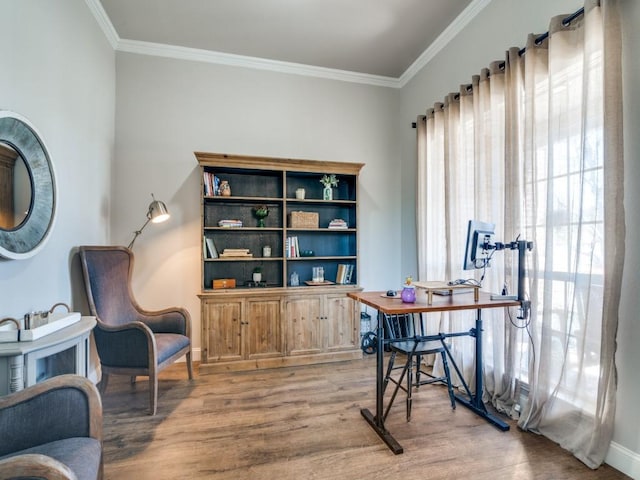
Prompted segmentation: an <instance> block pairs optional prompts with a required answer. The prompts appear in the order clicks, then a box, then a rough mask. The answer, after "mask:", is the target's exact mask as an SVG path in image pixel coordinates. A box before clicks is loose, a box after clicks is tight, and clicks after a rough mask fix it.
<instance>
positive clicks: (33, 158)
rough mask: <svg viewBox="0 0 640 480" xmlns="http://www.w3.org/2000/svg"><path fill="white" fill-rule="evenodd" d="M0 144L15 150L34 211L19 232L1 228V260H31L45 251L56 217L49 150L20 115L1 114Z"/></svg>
mask: <svg viewBox="0 0 640 480" xmlns="http://www.w3.org/2000/svg"><path fill="white" fill-rule="evenodd" d="M0 142H3V143H6V144H7V145H9V146H10V147H11V148H13V149H14V150H15V151H16V152H18V155H20V157H22V160H23V161H24V162H25V164H26V165H27V170H28V171H29V176H30V178H31V208H30V209H29V213H28V215H27V217H26V218H25V220H24V221H23V222H22V223H21V224H20V225H18V226H16V228H13V229H10V230H5V229H1V228H0V257H5V258H9V259H13V260H19V259H24V258H29V257H32V256H33V255H35V254H36V253H38V251H39V250H40V249H42V247H44V245H45V243H46V241H47V240H48V239H49V235H50V233H51V231H52V229H53V224H54V221H55V217H56V197H57V192H56V182H55V173H54V170H53V164H52V163H51V158H50V157H49V152H48V150H47V147H46V146H45V144H44V141H43V140H42V137H41V136H40V135H39V134H38V132H37V130H36V129H35V127H34V126H33V125H32V124H31V122H29V120H27V119H26V118H24V117H22V116H21V115H19V114H17V113H15V112H10V111H8V110H0Z"/></svg>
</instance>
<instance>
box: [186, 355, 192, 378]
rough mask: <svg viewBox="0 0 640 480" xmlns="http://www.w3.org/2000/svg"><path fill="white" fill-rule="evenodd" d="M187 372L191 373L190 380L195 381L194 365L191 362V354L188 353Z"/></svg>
mask: <svg viewBox="0 0 640 480" xmlns="http://www.w3.org/2000/svg"><path fill="white" fill-rule="evenodd" d="M187 372H189V380H193V364H192V362H191V352H189V353H187Z"/></svg>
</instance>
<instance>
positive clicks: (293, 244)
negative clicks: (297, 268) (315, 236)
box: [285, 237, 300, 258]
mask: <svg viewBox="0 0 640 480" xmlns="http://www.w3.org/2000/svg"><path fill="white" fill-rule="evenodd" d="M285 248H286V251H287V257H288V258H298V257H299V256H300V245H299V244H298V237H287V240H286V242H285Z"/></svg>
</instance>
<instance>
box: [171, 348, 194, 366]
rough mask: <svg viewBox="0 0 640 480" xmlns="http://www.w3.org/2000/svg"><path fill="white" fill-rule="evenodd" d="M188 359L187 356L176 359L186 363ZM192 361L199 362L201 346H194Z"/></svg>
mask: <svg viewBox="0 0 640 480" xmlns="http://www.w3.org/2000/svg"><path fill="white" fill-rule="evenodd" d="M186 361H187V357H180V358H179V359H178V360H176V363H184V362H186ZM191 361H192V362H199V361H200V349H199V348H192V349H191Z"/></svg>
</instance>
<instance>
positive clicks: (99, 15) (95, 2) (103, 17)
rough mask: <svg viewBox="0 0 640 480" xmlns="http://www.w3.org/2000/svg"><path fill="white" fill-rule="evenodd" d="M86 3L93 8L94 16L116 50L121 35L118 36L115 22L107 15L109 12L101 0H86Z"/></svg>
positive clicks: (90, 8)
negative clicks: (105, 9)
mask: <svg viewBox="0 0 640 480" xmlns="http://www.w3.org/2000/svg"><path fill="white" fill-rule="evenodd" d="M85 3H86V4H87V6H88V7H89V10H91V13H92V14H93V17H94V18H95V19H96V22H98V25H100V28H101V29H102V32H103V33H104V36H105V37H107V41H108V42H109V43H110V44H111V48H113V49H114V50H116V49H117V48H118V42H119V41H120V37H119V36H118V32H116V29H115V28H113V24H112V23H111V20H110V19H109V16H108V15H107V12H105V11H104V8H103V7H102V4H101V3H100V0H85Z"/></svg>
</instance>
